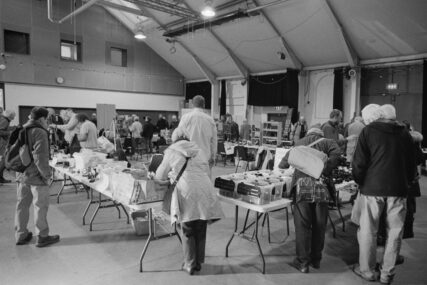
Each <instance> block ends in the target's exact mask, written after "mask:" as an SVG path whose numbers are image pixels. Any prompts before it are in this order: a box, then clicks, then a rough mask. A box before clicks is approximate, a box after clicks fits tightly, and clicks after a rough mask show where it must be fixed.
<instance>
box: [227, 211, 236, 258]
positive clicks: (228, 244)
mask: <svg viewBox="0 0 427 285" xmlns="http://www.w3.org/2000/svg"><path fill="white" fill-rule="evenodd" d="M234 217H235V221H234V233H233V234H232V235H231V237H230V240H229V241H228V243H227V246H226V247H225V257H228V247H229V246H230V244H231V241H232V240H233V238H234V236H235V235H236V234H237V225H238V220H239V206H237V205H236V209H235V215H234Z"/></svg>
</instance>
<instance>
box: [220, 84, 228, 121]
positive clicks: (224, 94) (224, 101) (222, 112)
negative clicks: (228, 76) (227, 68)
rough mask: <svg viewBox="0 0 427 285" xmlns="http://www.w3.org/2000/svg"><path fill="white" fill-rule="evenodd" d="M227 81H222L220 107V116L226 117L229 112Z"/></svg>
mask: <svg viewBox="0 0 427 285" xmlns="http://www.w3.org/2000/svg"><path fill="white" fill-rule="evenodd" d="M226 89H227V88H226V81H225V80H221V101H220V105H219V106H220V107H219V114H220V115H225V113H226V112H227V90H226Z"/></svg>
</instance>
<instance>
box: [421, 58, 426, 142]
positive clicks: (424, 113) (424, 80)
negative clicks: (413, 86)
mask: <svg viewBox="0 0 427 285" xmlns="http://www.w3.org/2000/svg"><path fill="white" fill-rule="evenodd" d="M422 117H423V118H422V121H421V126H422V133H423V136H424V138H426V136H427V60H424V63H423V116H422ZM422 144H423V147H426V146H427V139H424V140H423V143H422Z"/></svg>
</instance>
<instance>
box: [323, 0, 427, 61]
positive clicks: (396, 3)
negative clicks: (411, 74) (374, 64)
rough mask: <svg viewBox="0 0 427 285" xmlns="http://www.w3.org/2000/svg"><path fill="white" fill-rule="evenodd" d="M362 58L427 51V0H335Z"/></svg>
mask: <svg viewBox="0 0 427 285" xmlns="http://www.w3.org/2000/svg"><path fill="white" fill-rule="evenodd" d="M331 4H332V5H333V6H334V7H335V10H336V13H337V15H338V17H339V18H340V20H341V22H342V24H343V26H344V29H345V30H346V31H347V33H348V34H349V36H350V39H351V42H352V44H353V45H354V47H355V49H356V50H357V51H358V53H359V56H360V57H361V58H362V59H373V58H382V57H391V56H401V55H413V54H417V53H426V52H427V21H426V19H427V1H425V0H410V1H402V0H382V1H378V0H377V1H370V0H358V1H349V0H346V1H342V0H338V1H337V0H333V1H331Z"/></svg>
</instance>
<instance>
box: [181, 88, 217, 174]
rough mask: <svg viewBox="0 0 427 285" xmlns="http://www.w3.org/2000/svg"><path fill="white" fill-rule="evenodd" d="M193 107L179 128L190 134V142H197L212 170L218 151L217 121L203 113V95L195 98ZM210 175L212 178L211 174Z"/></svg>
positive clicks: (203, 157) (183, 117) (183, 118)
mask: <svg viewBox="0 0 427 285" xmlns="http://www.w3.org/2000/svg"><path fill="white" fill-rule="evenodd" d="M193 106H194V107H193V110H192V111H191V112H189V113H187V114H185V115H183V116H182V118H181V121H180V123H179V126H178V127H179V128H182V129H184V130H185V131H186V132H187V133H188V135H189V139H190V141H193V142H195V143H196V144H197V146H198V147H199V148H200V149H201V152H202V153H201V154H202V155H201V157H202V159H203V160H204V161H205V162H206V163H208V164H209V167H210V168H212V166H213V162H214V158H215V155H216V150H217V131H216V125H215V121H214V120H213V119H212V117H211V116H209V115H208V114H206V113H205V112H204V111H203V108H204V107H205V98H203V97H202V96H201V95H197V96H195V97H194V98H193ZM209 172H210V171H209ZM208 175H209V176H210V173H208Z"/></svg>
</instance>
